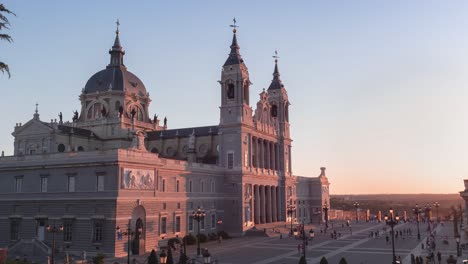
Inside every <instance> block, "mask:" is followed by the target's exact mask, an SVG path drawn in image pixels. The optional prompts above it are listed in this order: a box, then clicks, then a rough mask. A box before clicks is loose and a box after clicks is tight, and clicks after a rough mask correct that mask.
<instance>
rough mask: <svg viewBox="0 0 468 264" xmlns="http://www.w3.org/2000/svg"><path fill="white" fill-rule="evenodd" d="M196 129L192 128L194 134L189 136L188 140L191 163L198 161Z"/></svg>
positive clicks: (188, 159)
mask: <svg viewBox="0 0 468 264" xmlns="http://www.w3.org/2000/svg"><path fill="white" fill-rule="evenodd" d="M195 140H196V137H195V129H193V130H192V134H190V136H189V140H188V149H187V161H188V162H189V163H193V162H196V161H197V151H196V147H195V146H196V144H195Z"/></svg>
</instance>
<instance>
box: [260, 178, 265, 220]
mask: <svg viewBox="0 0 468 264" xmlns="http://www.w3.org/2000/svg"><path fill="white" fill-rule="evenodd" d="M259 188H260V224H264V223H265V187H264V186H263V185H260V187H259Z"/></svg>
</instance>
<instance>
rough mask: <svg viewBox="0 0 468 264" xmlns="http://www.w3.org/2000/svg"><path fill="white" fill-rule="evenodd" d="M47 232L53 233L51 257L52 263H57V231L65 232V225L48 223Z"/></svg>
mask: <svg viewBox="0 0 468 264" xmlns="http://www.w3.org/2000/svg"><path fill="white" fill-rule="evenodd" d="M47 232H49V233H52V255H51V257H50V264H55V233H60V232H63V225H60V226H58V227H57V226H55V223H53V224H52V226H50V225H47Z"/></svg>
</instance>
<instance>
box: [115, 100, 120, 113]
mask: <svg viewBox="0 0 468 264" xmlns="http://www.w3.org/2000/svg"><path fill="white" fill-rule="evenodd" d="M119 108H120V101H117V102H115V111H119Z"/></svg>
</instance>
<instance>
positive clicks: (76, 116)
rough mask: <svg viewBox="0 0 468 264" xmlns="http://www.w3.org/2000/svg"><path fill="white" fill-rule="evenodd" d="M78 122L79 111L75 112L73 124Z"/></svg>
mask: <svg viewBox="0 0 468 264" xmlns="http://www.w3.org/2000/svg"><path fill="white" fill-rule="evenodd" d="M76 121H78V110H75V111H74V112H73V122H76Z"/></svg>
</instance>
